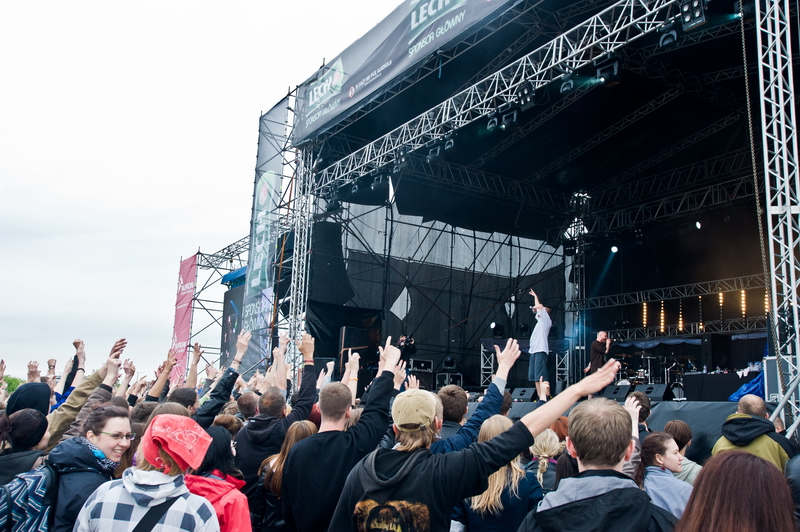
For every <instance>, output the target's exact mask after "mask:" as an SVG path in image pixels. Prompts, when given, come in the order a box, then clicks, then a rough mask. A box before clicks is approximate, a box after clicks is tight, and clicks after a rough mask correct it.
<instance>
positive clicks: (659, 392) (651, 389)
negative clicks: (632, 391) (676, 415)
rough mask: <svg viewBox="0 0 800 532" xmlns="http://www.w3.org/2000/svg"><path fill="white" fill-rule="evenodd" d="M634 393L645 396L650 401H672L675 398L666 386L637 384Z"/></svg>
mask: <svg viewBox="0 0 800 532" xmlns="http://www.w3.org/2000/svg"><path fill="white" fill-rule="evenodd" d="M636 391H637V392H642V393H643V394H645V395H646V396H647V397H648V398H650V401H672V399H673V398H674V397H675V395H674V394H673V393H672V390H671V389H670V388H669V385H668V384H639V385H637V386H636Z"/></svg>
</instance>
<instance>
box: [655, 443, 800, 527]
mask: <svg viewBox="0 0 800 532" xmlns="http://www.w3.org/2000/svg"><path fill="white" fill-rule="evenodd" d="M647 439H648V440H649V439H650V437H648V438H647ZM793 508H794V503H793V502H792V494H791V492H790V491H789V486H788V484H787V483H786V479H785V478H784V477H783V475H782V474H781V472H780V470H779V469H778V468H777V467H775V466H774V465H773V464H771V463H770V462H767V461H766V460H764V459H763V458H760V457H758V456H756V455H754V454H751V453H748V452H744V451H725V452H724V453H720V454H718V455H716V456H714V457H712V458H710V459H709V460H707V461H706V463H705V464H703V470H702V471H700V474H699V475H697V479H696V480H695V482H694V489H693V490H692V495H691V497H689V502H688V503H687V505H686V510H685V511H684V512H683V517H682V518H681V520H680V522H679V523H678V525H677V526H676V527H675V529H674V532H705V531H707V530H714V531H718V532H733V531H735V532H760V531H761V530H769V531H770V532H794V530H795V528H794V512H793Z"/></svg>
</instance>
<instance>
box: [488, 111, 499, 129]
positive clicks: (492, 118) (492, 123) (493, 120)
mask: <svg viewBox="0 0 800 532" xmlns="http://www.w3.org/2000/svg"><path fill="white" fill-rule="evenodd" d="M499 124H500V116H499V114H498V112H497V111H492V112H491V113H489V121H488V122H486V130H487V131H494V130H495V129H497V126H498V125H499Z"/></svg>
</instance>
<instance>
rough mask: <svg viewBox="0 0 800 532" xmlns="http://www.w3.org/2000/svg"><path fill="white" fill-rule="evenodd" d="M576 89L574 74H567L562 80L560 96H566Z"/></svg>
mask: <svg viewBox="0 0 800 532" xmlns="http://www.w3.org/2000/svg"><path fill="white" fill-rule="evenodd" d="M574 88H575V78H574V76H573V75H572V74H567V75H566V76H564V77H563V78H561V88H559V89H558V92H559V94H566V93H568V92H569V91H571V90H573V89H574Z"/></svg>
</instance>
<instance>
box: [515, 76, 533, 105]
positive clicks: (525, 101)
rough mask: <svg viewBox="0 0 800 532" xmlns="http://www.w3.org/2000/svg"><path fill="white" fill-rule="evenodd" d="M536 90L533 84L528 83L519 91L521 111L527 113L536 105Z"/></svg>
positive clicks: (518, 101) (518, 99) (518, 97)
mask: <svg viewBox="0 0 800 532" xmlns="http://www.w3.org/2000/svg"><path fill="white" fill-rule="evenodd" d="M535 95H536V88H535V87H534V86H533V82H531V81H526V82H525V83H523V84H522V85H521V86H520V88H519V90H518V91H517V103H518V104H519V108H520V111H522V112H525V111H527V110H528V109H530V108H531V107H533V106H534V105H536V99H535Z"/></svg>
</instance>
